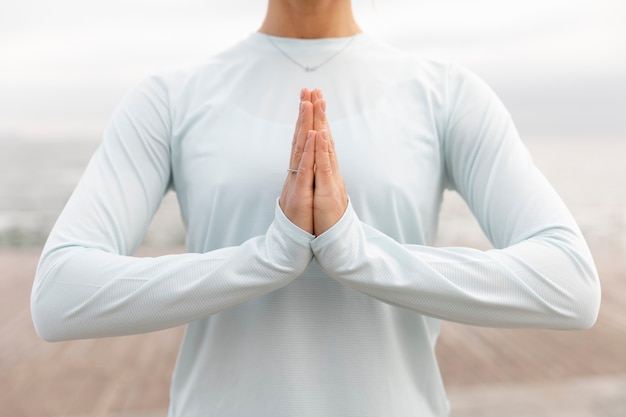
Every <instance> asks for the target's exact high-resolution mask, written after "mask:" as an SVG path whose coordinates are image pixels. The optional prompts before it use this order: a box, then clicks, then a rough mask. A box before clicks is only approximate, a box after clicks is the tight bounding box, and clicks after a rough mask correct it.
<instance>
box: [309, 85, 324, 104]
mask: <svg viewBox="0 0 626 417" xmlns="http://www.w3.org/2000/svg"><path fill="white" fill-rule="evenodd" d="M323 98H324V96H323V95H322V90H320V89H319V88H316V89H315V90H313V91H311V103H315V101H317V100H321V99H323Z"/></svg>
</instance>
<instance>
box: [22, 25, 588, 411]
mask: <svg viewBox="0 0 626 417" xmlns="http://www.w3.org/2000/svg"><path fill="white" fill-rule="evenodd" d="M272 39H273V40H274V43H272V42H270V41H269V40H268V39H267V37H266V36H265V35H263V34H259V33H255V34H253V35H251V36H250V37H249V38H248V39H246V40H244V41H243V42H241V43H240V44H238V45H236V46H234V47H233V48H231V49H230V50H228V51H226V52H224V53H222V54H220V55H218V56H216V57H214V58H212V59H211V60H209V61H208V62H207V63H206V65H203V66H201V67H199V68H195V69H193V70H189V71H183V72H178V73H175V74H168V75H163V76H155V77H152V78H150V79H148V80H146V81H145V82H143V83H141V84H140V85H138V86H137V87H136V88H135V89H134V90H133V91H132V92H131V93H130V94H129V95H128V96H127V97H126V98H125V100H124V101H123V102H122V103H121V105H120V106H119V108H118V109H117V111H116V112H115V114H114V116H113V118H112V120H111V123H110V125H109V127H108V128H107V130H106V132H105V135H104V140H103V142H102V145H101V147H100V148H99V149H98V151H97V152H96V154H95V155H94V157H93V159H92V160H91V162H90V164H89V166H88V168H87V170H86V172H85V174H84V176H83V178H82V179H81V181H80V183H79V185H78V187H77V189H76V191H75V192H74V194H73V195H72V197H71V199H70V201H69V202H68V204H67V206H66V207H65V209H64V210H63V213H62V214H61V216H60V217H59V220H58V222H57V223H56V225H55V227H54V229H53V230H52V232H51V234H50V237H49V240H48V242H47V244H46V246H45V248H44V251H43V254H42V257H41V262H40V265H39V268H38V271H37V276H36V280H35V284H34V287H33V294H32V312H33V319H34V322H35V326H36V329H37V331H38V333H39V334H40V335H41V336H42V337H43V338H45V339H47V340H64V339H75V338H88V337H103V336H116V335H126V334H133V333H141V332H148V331H153V330H158V329H164V328H168V327H172V326H176V325H180V324H187V329H186V332H185V336H184V339H183V344H182V347H181V351H180V354H179V358H178V362H177V366H176V370H175V373H174V377H173V381H172V389H171V405H170V416H172V417H173V416H185V417H187V416H220V417H226V416H251V415H254V416H268V417H269V416H272V417H281V416H294V415H297V416H326V417H330V416H341V417H347V416H359V417H364V416H383V415H384V416H423V417H428V416H445V415H447V414H448V404H447V401H446V397H445V392H444V387H443V383H442V381H441V377H440V374H439V370H438V367H437V362H436V358H435V344H436V340H437V336H438V331H439V326H438V319H445V320H452V321H456V322H462V323H468V324H472V325H478V326H496V327H533V328H554V329H579V328H587V327H589V326H591V325H592V324H593V322H594V321H595V319H596V317H597V312H598V306H599V298H600V297H599V296H600V288H599V283H598V278H597V273H596V270H595V267H594V265H593V261H592V259H591V255H590V253H589V250H588V248H587V245H586V243H585V241H584V239H583V237H582V235H581V233H580V231H579V229H578V227H577V226H576V224H575V222H574V220H573V219H572V216H571V215H570V213H569V212H568V210H567V209H566V207H565V206H564V204H563V203H562V201H561V199H560V198H559V197H558V195H557V194H556V192H555V191H554V190H553V189H552V187H551V186H550V185H549V184H548V183H547V181H546V180H545V179H544V177H543V176H542V175H541V173H539V172H538V171H537V169H536V168H535V166H534V165H533V163H532V160H531V157H530V156H529V154H528V152H527V150H526V149H525V148H524V146H523V145H522V143H521V141H520V139H519V137H518V133H517V131H516V129H515V127H514V125H513V123H512V121H511V119H510V116H509V114H508V112H507V111H506V110H505V109H504V107H503V106H502V104H501V103H500V101H499V100H498V99H497V97H496V96H495V95H494V94H493V92H492V91H491V90H490V89H489V88H488V87H487V86H486V85H485V84H484V83H483V82H482V81H480V80H479V79H478V78H477V77H476V76H474V75H472V74H471V73H469V72H468V71H466V70H464V69H462V68H459V67H458V66H455V65H450V64H444V63H437V62H431V61H426V60H421V59H417V58H415V57H413V56H410V55H407V54H405V53H403V52H400V51H397V50H394V49H392V48H390V47H388V46H386V45H384V44H382V43H379V42H378V41H376V40H375V39H373V38H371V37H370V36H368V35H366V34H360V35H357V36H356V37H355V39H354V40H353V41H350V39H348V38H336V39H318V40H302V39H299V40H298V39H286V38H272ZM347 42H351V43H350V44H349V45H348V46H347V47H345V45H347ZM276 46H278V48H279V49H280V50H279V49H278V48H277V47H276ZM344 47H345V49H343V50H341V49H342V48H344ZM281 50H282V52H281ZM339 50H341V53H340V54H338V55H336V56H334V54H335V53H336V52H337V51H339ZM285 53H286V54H287V55H288V56H290V57H291V58H292V59H294V60H295V61H296V62H299V63H301V64H302V65H305V66H306V65H316V64H319V63H321V62H325V61H326V60H327V59H328V57H331V56H332V59H331V60H329V61H327V62H326V63H324V64H323V65H322V66H321V67H320V68H319V69H317V70H316V71H313V72H305V71H303V70H302V68H300V67H299V66H298V65H296V64H294V62H292V61H291V60H289V59H287V57H286V56H285ZM302 87H309V88H311V89H312V88H321V89H322V90H323V91H324V96H325V98H326V100H327V102H328V117H329V121H330V126H331V129H332V132H333V137H334V139H335V143H336V148H337V154H338V159H339V164H340V168H341V172H342V174H343V176H344V178H345V181H346V186H347V190H348V194H349V196H350V205H349V207H348V209H347V211H346V212H345V214H344V215H343V217H342V218H341V220H340V221H339V222H338V223H337V224H336V225H335V226H334V227H332V228H331V229H330V230H328V231H327V232H326V233H324V234H322V235H321V236H318V237H314V236H312V235H309V234H308V233H306V232H305V231H303V230H301V229H299V228H298V227H296V226H295V225H294V224H292V223H291V222H289V220H288V219H287V218H286V217H285V216H284V214H283V213H282V211H281V210H280V208H279V207H278V205H277V197H278V196H279V194H280V191H281V187H282V183H283V181H284V178H285V176H286V175H288V174H287V172H286V168H287V167H288V162H289V153H290V148H291V139H292V135H293V131H294V127H295V120H296V118H297V111H298V100H299V91H300V89H301V88H302ZM446 188H449V189H454V190H456V191H458V192H459V193H460V194H461V195H462V197H463V198H464V199H465V201H466V202H467V204H468V205H469V207H470V209H471V210H472V212H473V213H474V215H475V216H476V218H477V219H478V221H479V223H480V225H481V227H482V228H483V230H484V232H485V233H486V235H487V237H488V238H489V239H490V241H491V242H492V243H493V245H494V247H495V249H493V250H489V251H480V250H476V249H471V248H461V247H458V248H434V247H432V244H433V242H434V241H435V238H436V232H437V223H438V214H439V208H440V205H441V199H442V193H443V191H444V189H446ZM168 189H173V190H174V191H175V192H176V193H177V196H178V200H179V203H180V208H181V214H182V217H183V220H184V224H185V227H186V232H187V242H186V243H187V247H188V250H189V252H190V253H186V254H179V255H171V256H163V257H157V258H136V257H132V254H133V252H134V251H135V250H136V248H137V247H138V246H139V245H140V243H141V241H142V239H143V236H144V234H145V231H146V228H147V226H148V224H149V222H150V220H151V218H152V216H153V214H154V213H155V211H156V210H157V208H158V207H159V204H160V202H161V199H162V197H163V195H164V194H165V193H166V191H167V190H168ZM459 348H460V349H462V347H461V346H460V347H459Z"/></svg>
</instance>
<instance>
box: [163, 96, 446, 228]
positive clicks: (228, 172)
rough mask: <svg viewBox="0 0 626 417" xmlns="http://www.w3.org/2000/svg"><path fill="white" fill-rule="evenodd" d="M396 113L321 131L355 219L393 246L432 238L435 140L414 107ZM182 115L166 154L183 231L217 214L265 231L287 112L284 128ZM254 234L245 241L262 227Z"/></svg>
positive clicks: (222, 112) (242, 117)
mask: <svg viewBox="0 0 626 417" xmlns="http://www.w3.org/2000/svg"><path fill="white" fill-rule="evenodd" d="M409 107H410V105H409ZM398 108H399V106H398ZM398 108H394V106H392V107H391V108H384V107H383V108H381V107H379V108H377V109H376V111H372V112H368V113H359V114H354V115H352V116H350V117H345V118H341V119H334V120H333V118H332V114H331V115H329V123H330V126H331V131H332V135H333V138H334V141H335V146H336V150H337V156H338V160H339V164H340V169H341V173H342V175H343V177H344V180H345V182H346V188H347V190H348V194H349V195H350V198H351V200H352V204H353V206H354V207H355V210H356V211H357V214H358V215H359V216H360V218H361V220H363V221H365V222H367V223H369V224H371V225H374V226H378V227H380V228H383V229H387V230H386V231H387V233H389V234H391V235H398V234H399V235H402V236H396V237H398V238H402V237H406V236H404V235H405V234H407V233H408V235H409V236H411V235H414V234H415V233H418V234H420V235H421V236H420V237H419V239H420V240H422V239H424V240H428V239H429V236H428V235H430V234H431V232H432V231H428V230H425V229H433V226H434V223H435V222H436V216H437V214H438V209H439V203H440V199H441V192H442V162H441V151H440V147H439V143H440V142H439V139H438V132H437V129H436V126H435V125H434V124H433V123H432V118H431V117H430V115H429V114H428V112H426V111H423V109H420V108H419V106H417V107H415V108H409V109H407V108H406V104H405V105H404V106H403V108H402V112H399V110H398ZM400 113H401V114H400ZM190 116H193V117H189V118H187V119H186V120H185V123H184V124H181V126H180V127H179V129H178V132H179V133H178V134H177V137H176V140H175V141H174V142H173V149H172V152H173V162H172V163H173V172H174V183H175V188H176V191H177V193H178V196H179V200H180V202H181V208H182V212H183V217H184V218H185V220H186V222H187V223H188V225H189V224H192V223H194V224H195V223H197V222H199V221H206V219H207V218H211V216H224V214H225V213H239V215H240V216H244V217H247V218H254V219H256V220H255V222H256V223H268V222H270V221H271V218H272V214H273V211H272V209H273V204H274V202H275V200H276V198H277V197H278V196H279V195H280V192H281V188H282V184H283V181H284V179H285V176H286V175H288V174H287V171H286V169H287V168H288V165H289V158H290V152H291V142H292V138H293V131H294V127H295V119H296V116H297V115H296V114H295V112H294V117H293V119H294V123H293V124H285V123H277V122H274V121H272V120H268V119H267V118H262V117H257V116H256V115H254V114H251V113H250V112H248V111H246V110H244V109H242V108H240V107H238V106H236V105H233V104H222V105H220V106H211V107H208V108H206V109H205V110H204V111H198V112H197V113H195V114H193V115H190ZM425 224H428V225H430V226H425ZM258 227H259V230H254V231H253V234H254V233H258V232H262V231H263V230H265V228H266V227H267V224H259V225H258ZM251 228H252V229H256V225H254V226H252V227H251ZM424 233H425V234H424Z"/></svg>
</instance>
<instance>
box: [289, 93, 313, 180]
mask: <svg viewBox="0 0 626 417" xmlns="http://www.w3.org/2000/svg"><path fill="white" fill-rule="evenodd" d="M312 127H313V105H312V104H311V102H310V101H303V102H301V103H300V115H299V116H298V125H297V127H296V132H295V134H294V139H293V142H292V146H291V160H290V162H289V168H290V169H298V166H299V165H300V159H301V158H302V152H303V150H304V144H305V142H306V139H307V135H308V132H309V130H311V128H312Z"/></svg>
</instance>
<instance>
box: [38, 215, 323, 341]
mask: <svg viewBox="0 0 626 417" xmlns="http://www.w3.org/2000/svg"><path fill="white" fill-rule="evenodd" d="M60 235H63V233H62V232H61V231H58V233H55V232H53V234H52V235H51V237H50V240H49V243H48V244H47V246H46V248H45V250H44V254H43V256H42V261H41V263H40V265H39V268H38V271H37V276H36V281H35V286H34V287H33V294H32V301H31V306H32V314H33V320H34V323H35V327H36V330H37V332H38V333H39V335H40V336H41V337H43V338H44V339H46V340H50V341H57V340H64V339H78V338H90V337H105V336H119V335H127V334H134V333H143V332H148V331H154V330H160V329H165V328H169V327H173V326H176V325H180V324H183V323H187V322H190V321H193V320H197V319H201V318H204V317H207V316H209V315H211V314H213V313H216V312H218V311H221V310H223V309H226V308H228V307H232V306H234V305H237V304H240V303H243V302H246V301H248V300H250V299H252V298H255V297H258V296H260V295H263V294H266V293H268V292H270V291H273V290H275V289H278V288H280V287H282V286H284V285H286V284H288V283H289V282H291V281H292V280H293V279H295V278H296V277H297V276H299V275H300V274H301V272H302V271H303V270H304V269H305V268H306V267H307V265H308V264H309V262H310V260H311V258H312V254H311V250H310V245H309V243H310V239H312V236H310V235H309V234H308V233H305V232H304V231H302V230H300V229H298V228H297V227H295V226H294V225H293V224H291V223H290V222H289V221H288V220H287V219H286V218H285V217H284V215H282V212H280V210H279V209H277V210H276V219H275V221H274V222H273V223H272V225H271V226H270V227H269V229H268V231H267V233H266V234H265V235H263V236H258V237H255V238H253V239H250V240H248V241H246V242H244V243H243V244H242V245H241V246H237V247H230V248H224V249H220V250H216V251H212V252H208V253H204V254H180V255H170V256H162V257H157V258H135V257H128V256H121V255H118V254H114V253H109V252H105V251H103V250H100V249H97V248H90V247H85V246H79V245H72V244H71V243H70V242H64V243H63V242H61V241H60V240H59V239H60V238H59V236H60Z"/></svg>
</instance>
